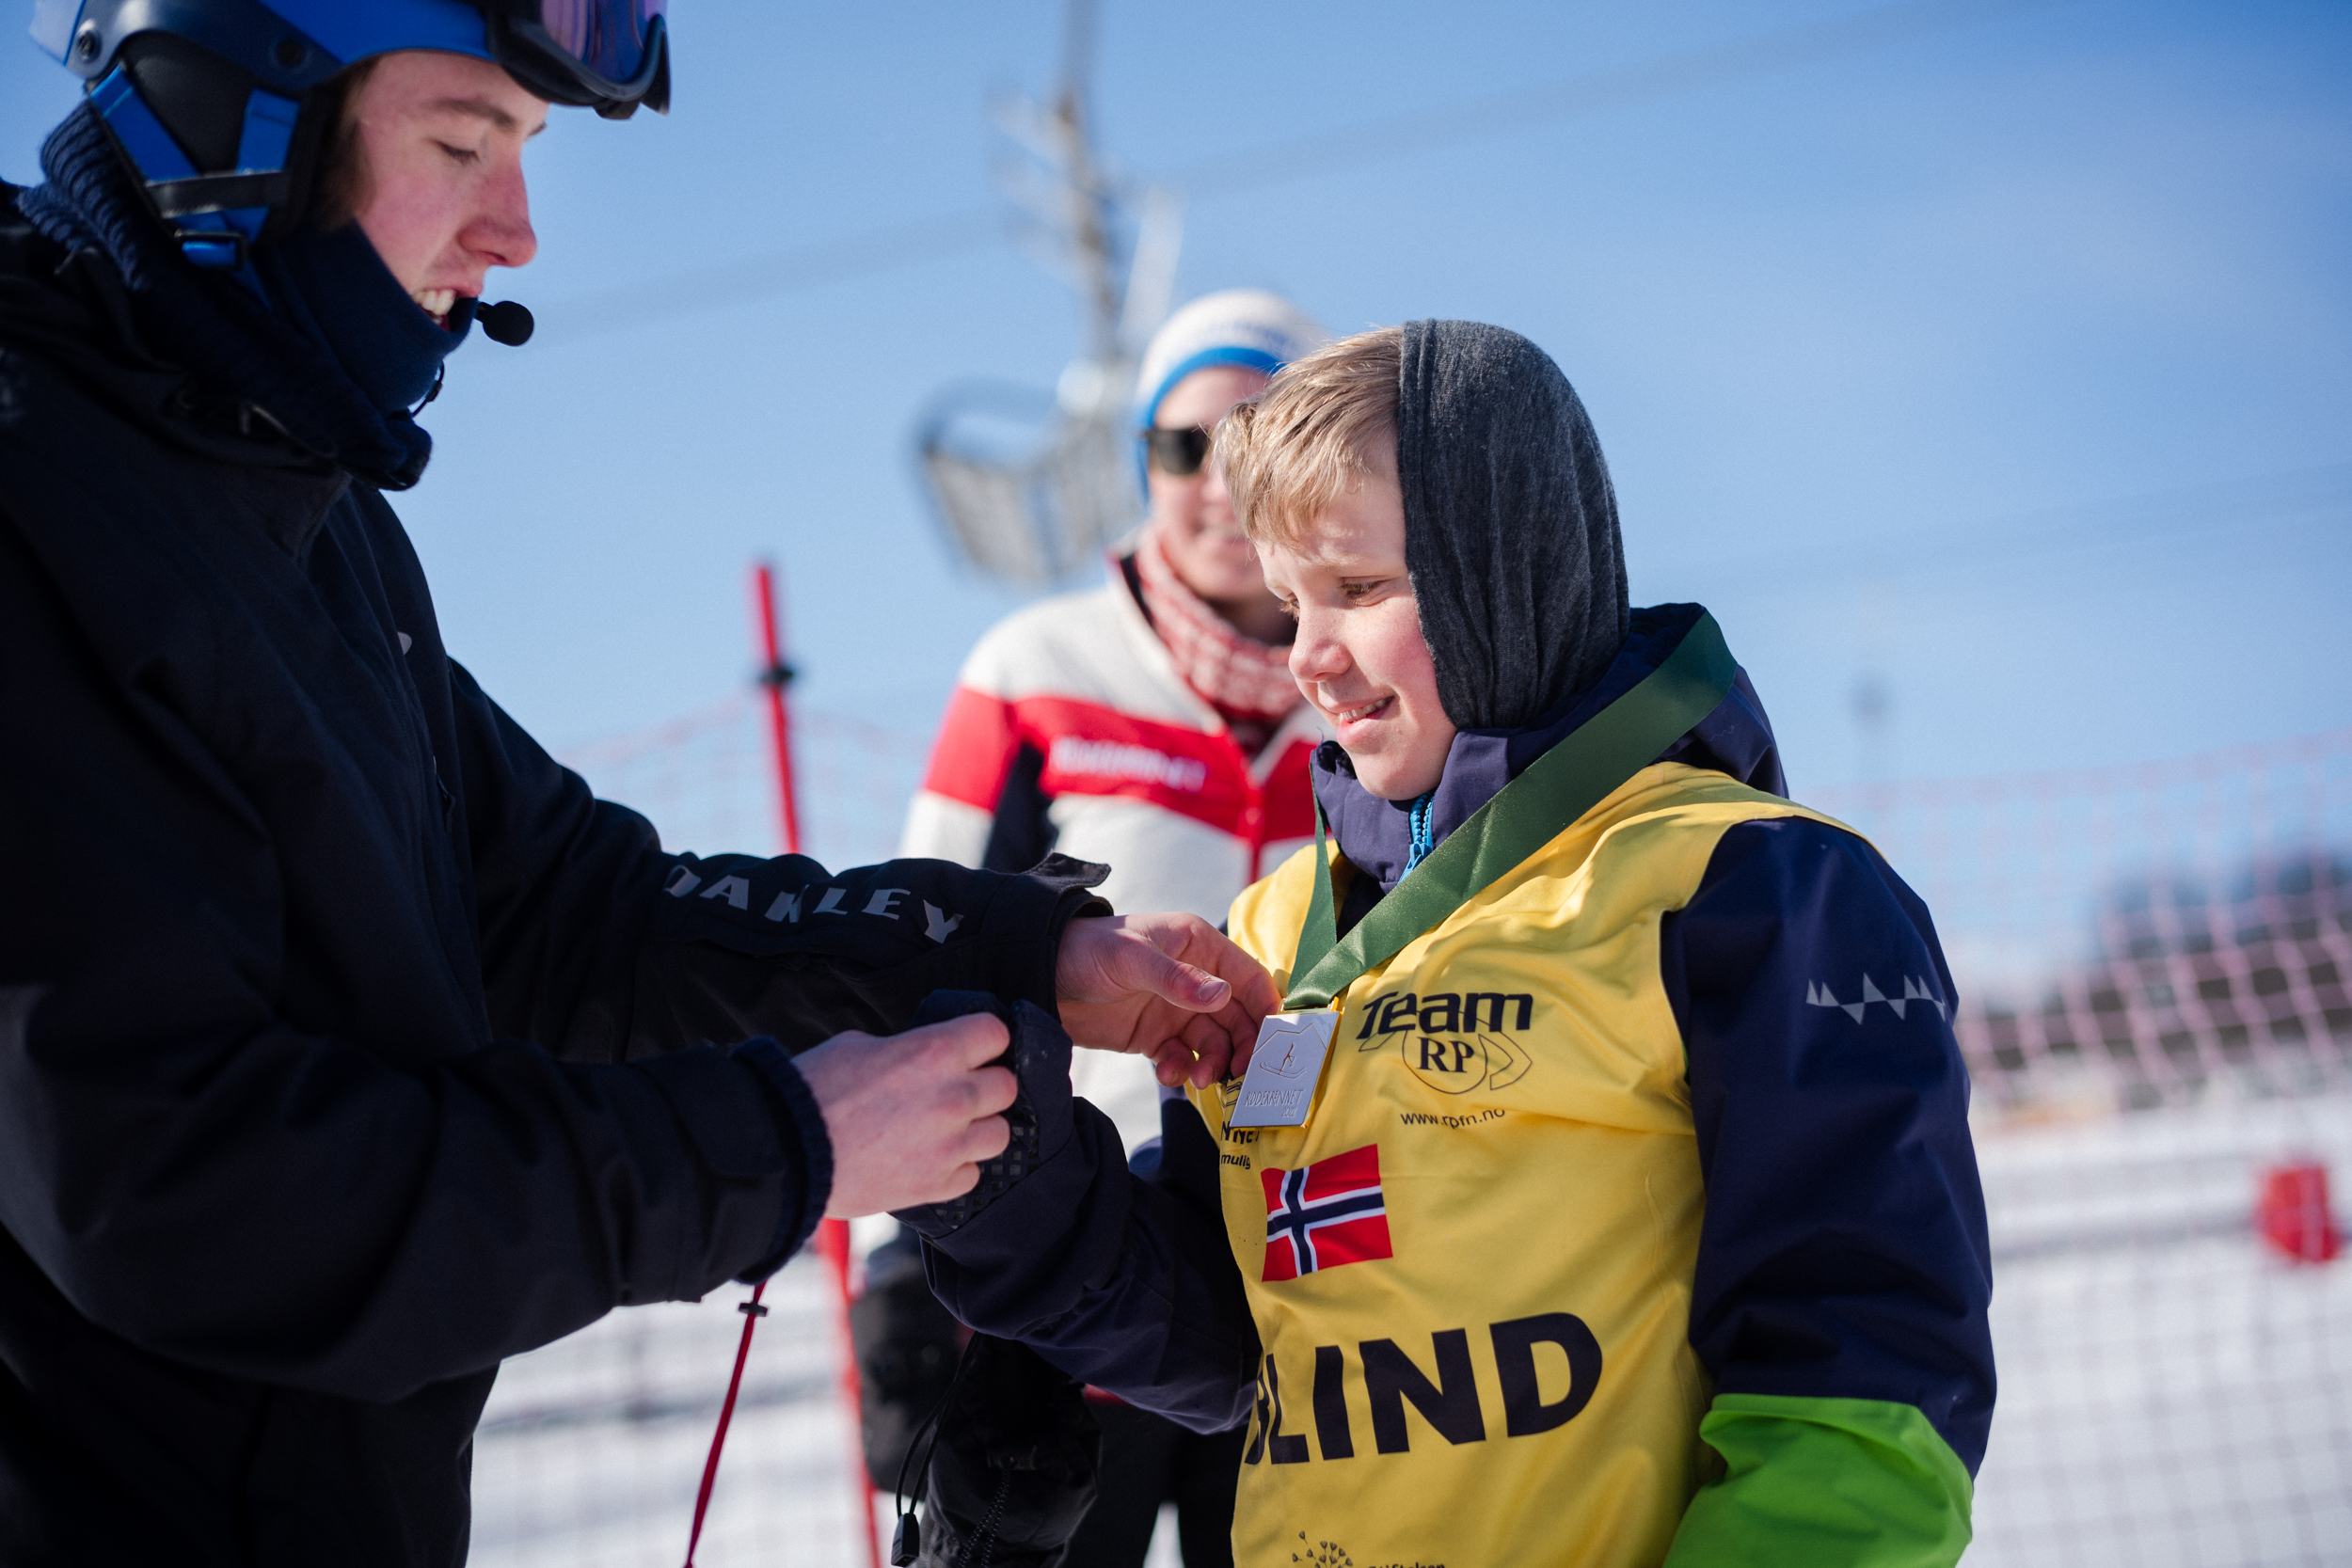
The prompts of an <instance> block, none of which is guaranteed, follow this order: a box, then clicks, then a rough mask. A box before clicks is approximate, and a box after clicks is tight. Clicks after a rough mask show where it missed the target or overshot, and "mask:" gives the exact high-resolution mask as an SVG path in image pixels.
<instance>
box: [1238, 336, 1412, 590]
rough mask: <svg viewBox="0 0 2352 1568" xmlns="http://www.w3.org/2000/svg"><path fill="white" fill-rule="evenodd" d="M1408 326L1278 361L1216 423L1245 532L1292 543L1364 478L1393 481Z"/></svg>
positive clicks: (1256, 537)
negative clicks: (1258, 388)
mask: <svg viewBox="0 0 2352 1568" xmlns="http://www.w3.org/2000/svg"><path fill="white" fill-rule="evenodd" d="M1404 349H1405V329H1404V328H1403V327H1401V326H1381V327H1375V328H1374V329H1373V330H1372V331H1370V332H1359V333H1357V334H1356V335H1355V336H1354V337H1352V338H1342V339H1341V340H1340V341H1337V342H1335V343H1330V344H1327V345H1326V346H1325V347H1323V348H1319V349H1317V350H1315V351H1314V352H1313V353H1312V354H1310V355H1307V356H1304V357H1302V358H1299V359H1295V360H1293V361H1292V362H1291V363H1290V364H1288V365H1285V366H1284V367H1283V368H1282V370H1281V371H1280V372H1279V373H1278V374H1277V375H1276V376H1275V378H1274V379H1273V381H1272V382H1270V383H1269V384H1268V385H1267V387H1266V389H1265V390H1264V391H1263V392H1261V393H1259V394H1258V396H1256V397H1255V398H1252V399H1251V400H1250V401H1249V402H1248V403H1244V404H1236V405H1235V406H1234V408H1233V410H1232V412H1231V413H1229V414H1227V415H1226V416H1225V418H1224V419H1223V420H1220V421H1219V422H1218V424H1217V427H1216V458H1217V461H1218V462H1219V463H1220V464H1222V465H1223V466H1224V470H1225V488H1226V490H1227V491H1228V492H1230V493H1231V494H1232V498H1233V515H1234V516H1235V517H1236V518H1238V519H1239V520H1240V522H1241V527H1242V531H1243V532H1244V533H1247V534H1248V536H1249V537H1250V538H1251V539H1252V540H1254V541H1258V542H1262V543H1271V544H1276V545H1295V544H1297V543H1298V541H1299V539H1300V538H1301V537H1302V536H1303V535H1304V534H1305V533H1306V531H1307V530H1308V529H1309V528H1310V527H1311V525H1312V524H1313V522H1314V520H1315V518H1316V517H1318V516H1320V515H1322V514H1323V513H1324V512H1325V511H1326V510H1327V509H1328V508H1329V507H1330V506H1331V505H1332V504H1333V503H1334V502H1336V501H1337V500H1338V499H1340V498H1341V497H1342V496H1344V495H1346V494H1347V493H1348V492H1349V491H1351V490H1353V489H1355V488H1357V487H1358V486H1359V485H1360V484H1362V483H1364V482H1365V481H1366V480H1367V479H1381V480H1386V481H1387V482H1389V483H1395V482H1396V396H1397V391H1396V389H1397V379H1398V375H1399V372H1400V370H1401V368H1402V366H1403V364H1404Z"/></svg>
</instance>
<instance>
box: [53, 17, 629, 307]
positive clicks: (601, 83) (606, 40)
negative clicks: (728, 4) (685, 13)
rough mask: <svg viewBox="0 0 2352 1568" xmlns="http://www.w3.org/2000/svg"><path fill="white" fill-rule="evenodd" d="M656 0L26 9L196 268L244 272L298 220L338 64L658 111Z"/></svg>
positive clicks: (616, 112) (612, 109) (623, 112)
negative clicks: (499, 81) (509, 81)
mask: <svg viewBox="0 0 2352 1568" xmlns="http://www.w3.org/2000/svg"><path fill="white" fill-rule="evenodd" d="M664 6H665V0H35V4H34V7H33V26H32V34H33V40H34V41H35V42H37V43H39V44H40V46H41V47H42V48H43V49H46V50H47V51H49V53H50V54H52V55H56V57H57V58H58V59H59V60H61V61H63V62H64V64H65V67H66V69H67V70H69V71H72V72H73V73H74V74H75V75H77V76H79V77H81V78H82V79H83V80H84V81H85V82H87V83H88V84H89V85H90V86H89V97H90V102H91V103H92V105H93V106H94V107H95V108H96V109H97V111H98V114H99V116H100V118H102V119H103V120H104V121H105V123H106V128H107V130H108V131H109V132H111V133H112V134H113V136H114V140H115V144H116V146H117V147H118V148H119V149H120V150H121V152H122V155H123V158H124V160H125V161H126V162H127V163H128V164H129V165H130V166H131V168H132V169H133V171H134V172H135V175H136V177H137V179H138V181H139V183H140V184H141V186H142V187H143V188H144V189H145V191H146V193H147V198H148V200H149V202H150V203H151V205H152V206H153V208H154V210H155V214H156V215H157V216H158V217H160V218H162V219H163V220H164V222H165V224H166V225H167V227H168V228H170V229H171V230H172V231H173V235H174V238H175V239H177V240H178V242H179V244H180V247H181V249H182V251H183V253H184V254H185V255H186V256H187V258H188V259H189V260H190V261H194V262H195V263H196V264H197V265H199V266H206V267H222V268H241V267H242V266H243V265H244V264H245V261H246V253H247V251H248V249H249V247H250V246H251V245H252V244H253V243H254V242H256V241H258V240H260V239H262V237H263V235H264V234H265V233H274V232H278V231H281V230H283V229H284V228H285V227H287V226H289V225H291V224H292V223H293V222H294V221H295V220H296V219H297V218H298V217H299V216H300V214H301V212H302V208H303V206H304V203H305V201H306V199H307V197H308V193H309V188H310V176H311V174H312V172H313V171H312V169H311V164H312V163H313V162H314V161H315V155H316V152H317V150H318V147H319V145H320V142H321V140H322V137H323V135H324V133H325V131H326V129H327V127H325V126H323V125H322V124H320V123H319V121H320V120H321V119H324V118H325V116H324V115H323V114H321V113H314V112H310V111H311V110H313V109H314V107H315V106H316V105H317V104H318V103H320V102H321V101H322V98H323V95H321V94H320V93H319V92H318V91H317V89H318V88H319V87H320V86H321V85H323V84H324V83H325V82H326V80H327V79H328V78H329V77H331V76H333V75H334V74H335V73H336V72H338V71H342V70H343V69H344V68H345V67H347V66H353V65H357V64H358V63H359V62H360V61H361V60H365V59H369V58H372V57H373V56H374V55H388V54H390V53H392V52H393V51H395V50H401V49H434V50H440V51H443V52H446V53H449V54H453V55H472V56H473V57H475V58H476V59H483V60H489V61H491V62H493V63H494V64H497V65H501V66H503V67H504V68H505V69H506V71H507V73H508V74H509V75H511V76H513V77H514V78H515V80H516V82H518V83H520V84H521V85H522V86H523V87H526V88H528V89H529V90H530V91H532V92H534V93H536V94H538V95H539V96H540V97H542V98H544V99H547V100H548V102H549V103H567V104H576V105H580V106H584V107H587V108H593V109H595V110H596V112H597V113H598V114H600V115H602V116H604V117H605V118H607V119H627V118H628V116H630V115H632V114H634V113H636V111H637V106H638V105H639V104H641V103H643V104H645V105H647V106H648V107H650V108H652V109H654V110H655V111H656V112H658V113H667V112H668V110H669V107H670V45H669V31H668V24H667V20H666V19H665V18H664V16H663V15H662V12H663V9H664Z"/></svg>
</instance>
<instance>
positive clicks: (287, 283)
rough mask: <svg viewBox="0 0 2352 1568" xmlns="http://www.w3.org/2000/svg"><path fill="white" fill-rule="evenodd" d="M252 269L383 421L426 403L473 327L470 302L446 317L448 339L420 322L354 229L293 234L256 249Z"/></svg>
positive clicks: (424, 319)
mask: <svg viewBox="0 0 2352 1568" xmlns="http://www.w3.org/2000/svg"><path fill="white" fill-rule="evenodd" d="M254 262H255V265H256V267H257V268H258V269H259V270H260V272H261V274H262V282H263V284H264V285H266V286H267V288H268V289H269V293H270V298H271V299H272V300H274V301H276V302H277V303H278V306H279V307H280V308H281V309H284V311H285V313H286V315H287V317H288V319H290V320H291V321H292V322H293V323H294V325H296V326H297V327H299V328H300V329H301V331H302V334H303V336H304V337H306V338H309V339H310V341H312V342H314V343H317V344H319V345H320V346H321V347H323V348H325V349H326V351H327V353H329V354H331V355H333V356H334V357H335V362H336V363H337V364H338V365H340V366H341V367H342V372H343V373H344V374H345V375H347V376H349V377H350V378H351V381H352V383H353V384H354V385H355V386H357V387H358V389H359V392H360V394H361V396H363V397H364V398H366V400H367V403H368V406H369V407H371V408H373V409H374V410H375V411H376V412H378V413H379V414H382V415H384V416H385V417H387V418H388V419H389V418H393V417H399V418H405V417H406V415H407V411H408V410H409V409H410V408H413V407H415V406H416V405H417V404H420V403H422V402H423V401H424V399H425V395H426V394H427V393H429V392H431V391H432V390H433V383H434V382H435V380H437V378H438V377H439V375H440V373H441V361H442V360H444V359H446V358H448V357H449V356H450V354H451V353H452V352H453V350H455V348H456V347H457V345H458V344H459V343H461V342H464V341H466V332H467V329H468V328H469V326H470V325H472V323H473V310H472V301H470V300H468V301H465V302H463V309H459V310H454V311H452V312H451V314H452V317H453V326H454V327H455V330H454V331H446V330H444V329H443V328H442V327H441V326H440V325H439V324H438V323H437V322H435V321H434V319H433V318H432V317H431V316H428V315H426V314H425V313H424V312H423V310H421V309H419V308H418V306H417V302H416V301H415V300H413V299H410V298H409V297H408V291H407V290H405V289H404V288H402V287H401V286H400V279H398V278H396V277H393V276H392V274H391V269H390V268H389V267H387V266H386V265H385V264H384V262H383V260H382V259H381V258H380V257H378V256H377V255H376V253H375V246H374V245H371V244H369V243H368V237H367V235H366V234H365V233H364V232H362V231H361V230H360V228H359V226H358V224H356V223H346V224H344V225H343V226H342V228H340V229H336V230H329V231H327V232H326V233H321V232H319V231H318V230H314V229H303V230H297V231H295V232H294V233H293V234H290V235H288V236H287V237H286V238H285V240H283V241H282V242H280V243H278V244H277V245H264V246H262V248H261V249H260V250H259V251H257V252H256V253H255V256H254Z"/></svg>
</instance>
